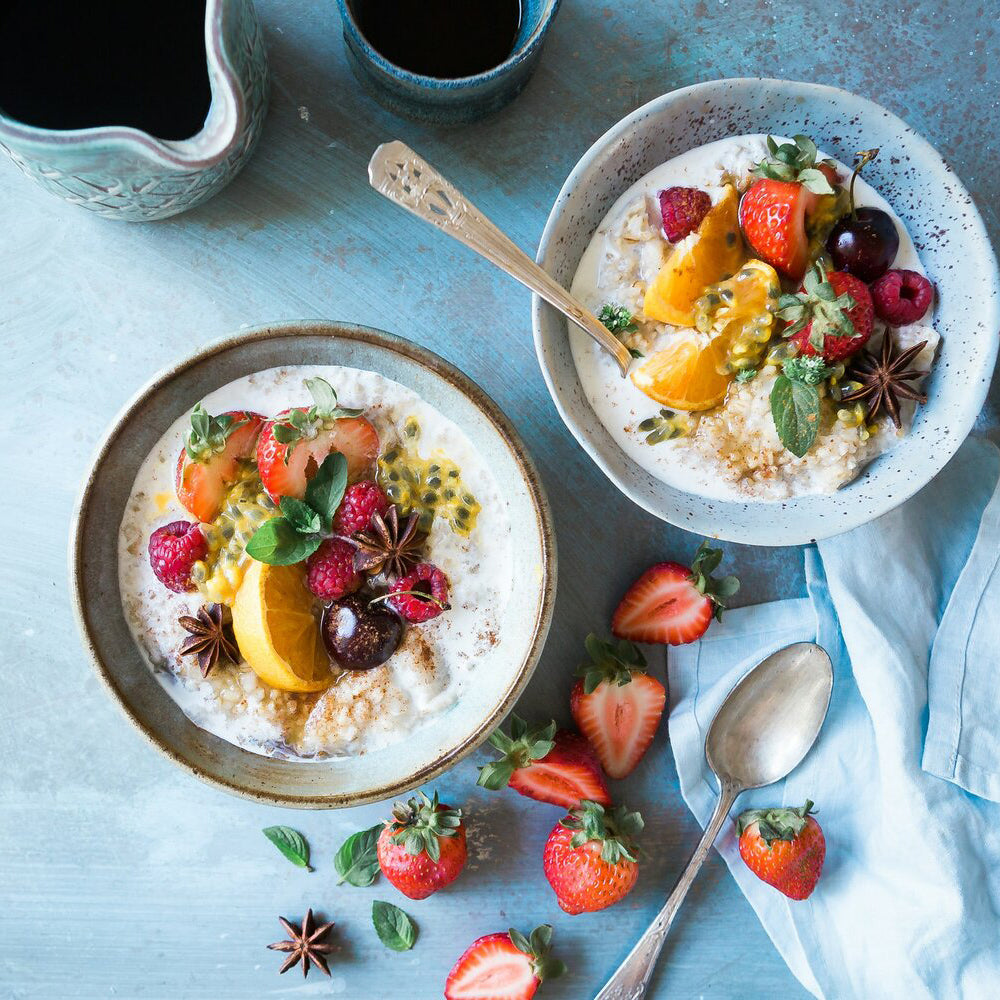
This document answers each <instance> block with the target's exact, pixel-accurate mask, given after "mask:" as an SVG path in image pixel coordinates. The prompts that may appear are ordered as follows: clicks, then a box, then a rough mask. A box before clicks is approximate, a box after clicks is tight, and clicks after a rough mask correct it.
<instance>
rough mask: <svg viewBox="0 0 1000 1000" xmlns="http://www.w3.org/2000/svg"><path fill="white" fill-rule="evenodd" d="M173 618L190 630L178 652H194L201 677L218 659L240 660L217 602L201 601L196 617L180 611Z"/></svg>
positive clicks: (236, 661)
mask: <svg viewBox="0 0 1000 1000" xmlns="http://www.w3.org/2000/svg"><path fill="white" fill-rule="evenodd" d="M177 622H178V624H179V625H180V626H181V627H182V628H184V629H185V630H186V631H188V632H190V633H191V634H190V636H189V637H188V638H187V639H185V640H184V645H183V646H181V656H197V657H198V666H199V667H201V676H202V677H207V676H208V674H209V671H210V670H211V669H212V667H214V666H215V665H216V664H217V663H218V662H219V660H220V659H221V660H228V661H229V662H230V663H239V662H240V649H239V646H237V645H236V640H235V639H234V638H233V636H232V630H231V628H230V626H229V623H228V622H227V621H226V615H225V608H223V606H222V605H221V604H203V605H202V606H201V607H200V608H199V609H198V617H197V618H192V617H191V616H190V615H181V616H180V618H178V619H177Z"/></svg>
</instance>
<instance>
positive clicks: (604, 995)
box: [594, 784, 742, 1000]
mask: <svg viewBox="0 0 1000 1000" xmlns="http://www.w3.org/2000/svg"><path fill="white" fill-rule="evenodd" d="M741 791H742V789H741V788H737V787H736V786H734V785H728V784H726V785H723V786H722V794H721V795H720V797H719V802H718V805H716V807H715V812H714V813H713V814H712V818H711V819H710V820H709V822H708V826H706V827H705V832H704V833H703V834H702V837H701V840H700V841H699V842H698V846H697V847H696V848H695V850H694V854H692V855H691V860H690V861H689V862H688V863H687V867H686V868H685V869H684V871H683V872H681V877H680V878H679V879H678V880H677V885H675V886H674V888H673V891H672V892H671V893H670V898H669V899H668V900H667V902H666V903H665V904H664V907H663V909H662V910H660V912H659V913H658V914H657V915H656V917H655V918H654V920H653V922H652V923H651V924H650V925H649V927H648V928H647V929H646V932H645V934H643V935H642V937H641V938H639V940H638V941H637V942H636V945H635V947H634V948H633V949H632V950H631V951H630V952H629V954H628V957H627V958H626V959H625V961H624V962H622V964H621V965H619V966H618V968H617V969H616V970H615V973H614V975H613V976H612V977H611V978H610V979H609V980H608V982H607V984H606V985H605V987H604V989H602V990H601V992H600V993H598V994H597V996H596V997H594V1000H641V998H642V997H643V996H645V995H646V988H647V987H648V986H649V981H650V979H652V978H653V969H655V968H656V960H657V959H658V958H659V957H660V951H661V949H662V948H663V942H664V941H666V939H667V932H668V931H669V930H670V925H671V924H672V923H673V922H674V917H675V916H676V915H677V911H678V910H679V909H680V907H681V903H682V902H684V897H685V896H686V895H687V892H688V889H690V888H691V883H692V882H694V878H695V876H696V875H697V874H698V871H699V869H700V868H701V866H702V865H703V864H704V862H705V858H707V857H708V852H709V851H710V850H711V849H712V844H714V843H715V838H716V837H717V836H718V835H719V830H721V829H722V824H723V823H724V822H725V820H726V817H727V816H728V815H729V810H730V809H732V807H733V803H734V802H735V801H736V796H737V795H739V794H740V792H741Z"/></svg>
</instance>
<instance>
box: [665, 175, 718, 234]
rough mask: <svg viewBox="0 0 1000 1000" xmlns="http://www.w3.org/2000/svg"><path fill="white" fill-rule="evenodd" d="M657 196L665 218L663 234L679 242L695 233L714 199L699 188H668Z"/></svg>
mask: <svg viewBox="0 0 1000 1000" xmlns="http://www.w3.org/2000/svg"><path fill="white" fill-rule="evenodd" d="M657 197H658V198H659V201H660V216H661V218H662V219H663V235H664V236H666V238H667V239H668V240H669V241H670V242H671V243H678V242H680V241H681V240H682V239H684V237H685V236H687V235H689V234H690V233H693V232H694V231H695V230H696V229H697V228H698V227H699V226H700V225H701V220H702V219H704V218H705V216H706V215H708V210H709V209H710V208H711V207H712V199H711V198H710V197H709V196H708V195H707V194H706V193H705V192H704V191H699V190H698V189H697V188H682V187H672V188H667V189H666V190H665V191H661V192H660V193H659V195H658V196H657Z"/></svg>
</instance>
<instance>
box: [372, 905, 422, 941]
mask: <svg viewBox="0 0 1000 1000" xmlns="http://www.w3.org/2000/svg"><path fill="white" fill-rule="evenodd" d="M372 923H373V924H374V925H375V933H376V934H378V937H379V940H380V941H381V942H382V944H384V945H385V946H386V947H387V948H391V949H392V950H393V951H409V950H410V949H411V948H412V947H413V944H414V942H415V941H416V940H417V928H416V927H415V926H414V923H413V921H412V920H411V919H410V917H409V916H408V915H407V914H406V913H404V912H403V911H402V910H401V909H400V908H399V907H398V906H393V905H392V903H383V902H382V900H381V899H376V900H374V901H373V902H372Z"/></svg>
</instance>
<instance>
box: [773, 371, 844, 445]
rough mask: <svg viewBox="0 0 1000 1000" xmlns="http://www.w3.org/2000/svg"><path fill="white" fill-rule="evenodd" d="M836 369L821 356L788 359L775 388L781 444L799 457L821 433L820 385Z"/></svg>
mask: <svg viewBox="0 0 1000 1000" xmlns="http://www.w3.org/2000/svg"><path fill="white" fill-rule="evenodd" d="M832 372H833V368H831V367H830V366H829V365H827V364H826V363H825V362H824V361H823V359H822V358H820V357H794V358H788V359H787V360H786V361H784V362H783V364H782V373H781V374H780V375H779V376H778V377H777V378H776V379H775V380H774V386H773V387H772V388H771V417H772V418H773V419H774V427H775V430H777V432H778V437H779V438H780V439H781V443H782V444H783V445H784V446H785V447H786V448H787V449H788V450H789V451H790V452H791V453H792V454H793V455H795V457H796V458H802V456H803V455H805V453H806V452H807V451H808V450H809V449H810V448H811V447H812V446H813V442H814V441H815V440H816V434H817V433H818V431H819V385H820V383H821V382H823V381H824V380H825V379H827V378H829V377H830V375H831V373H832Z"/></svg>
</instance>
